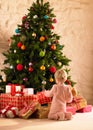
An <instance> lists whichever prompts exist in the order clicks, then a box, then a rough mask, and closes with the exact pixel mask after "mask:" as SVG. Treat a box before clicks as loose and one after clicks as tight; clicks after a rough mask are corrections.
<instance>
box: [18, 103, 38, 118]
mask: <svg viewBox="0 0 93 130" xmlns="http://www.w3.org/2000/svg"><path fill="white" fill-rule="evenodd" d="M39 107H40V104H39V102H37V101H32V102H30V103H29V104H26V103H25V104H24V108H23V109H21V110H20V111H19V114H18V116H19V117H21V118H24V119H28V118H29V117H30V116H31V115H32V114H33V113H34V112H35V111H36V110H37V109H38V108H39Z"/></svg>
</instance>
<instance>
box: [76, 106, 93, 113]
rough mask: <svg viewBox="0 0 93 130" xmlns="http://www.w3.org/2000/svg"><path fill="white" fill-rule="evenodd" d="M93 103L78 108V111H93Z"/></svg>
mask: <svg viewBox="0 0 93 130" xmlns="http://www.w3.org/2000/svg"><path fill="white" fill-rule="evenodd" d="M92 108H93V107H92V105H87V106H86V107H84V108H82V109H80V110H78V111H77V112H81V113H84V112H91V111H92Z"/></svg>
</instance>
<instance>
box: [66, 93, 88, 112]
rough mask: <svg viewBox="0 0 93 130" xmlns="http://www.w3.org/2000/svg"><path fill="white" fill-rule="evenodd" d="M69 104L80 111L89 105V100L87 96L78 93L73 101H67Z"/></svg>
mask: <svg viewBox="0 0 93 130" xmlns="http://www.w3.org/2000/svg"><path fill="white" fill-rule="evenodd" d="M67 106H72V107H74V108H75V109H76V111H78V110H80V109H82V108H84V107H86V106H87V101H86V99H85V98H83V97H82V96H80V95H78V96H77V97H74V99H73V101H72V102H71V103H67Z"/></svg>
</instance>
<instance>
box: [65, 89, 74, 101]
mask: <svg viewBox="0 0 93 130" xmlns="http://www.w3.org/2000/svg"><path fill="white" fill-rule="evenodd" d="M72 99H73V96H72V92H71V89H70V88H69V87H67V94H66V102H67V103H70V102H72Z"/></svg>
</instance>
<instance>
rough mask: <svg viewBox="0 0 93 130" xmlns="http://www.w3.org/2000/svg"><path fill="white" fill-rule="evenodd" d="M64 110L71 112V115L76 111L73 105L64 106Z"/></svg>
mask: <svg viewBox="0 0 93 130" xmlns="http://www.w3.org/2000/svg"><path fill="white" fill-rule="evenodd" d="M66 111H67V112H71V113H72V115H74V114H75V113H76V109H75V107H70V106H67V107H66Z"/></svg>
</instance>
